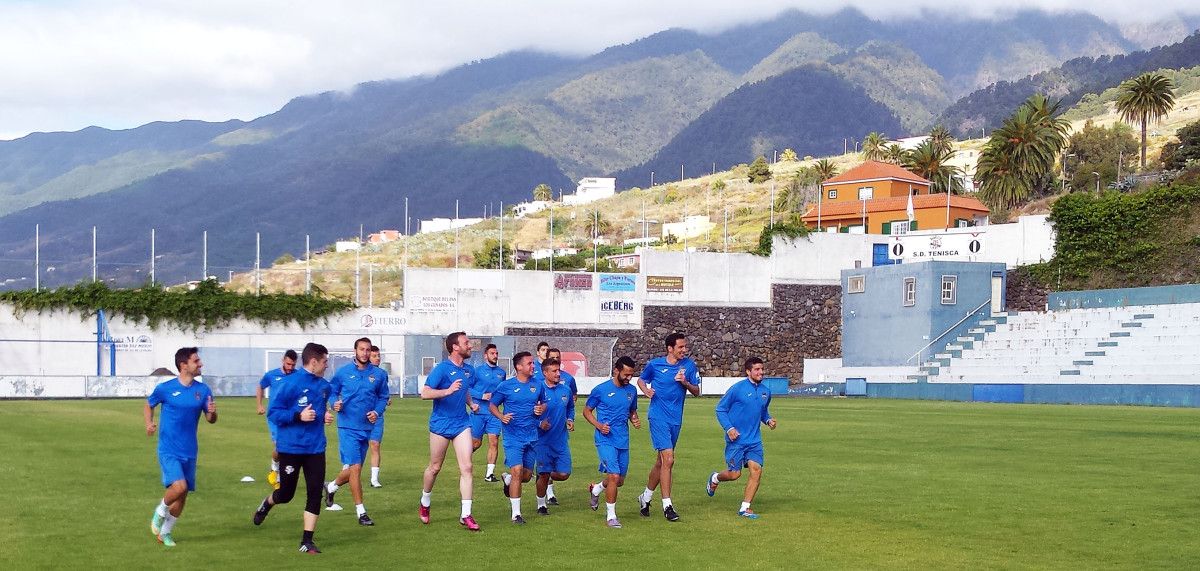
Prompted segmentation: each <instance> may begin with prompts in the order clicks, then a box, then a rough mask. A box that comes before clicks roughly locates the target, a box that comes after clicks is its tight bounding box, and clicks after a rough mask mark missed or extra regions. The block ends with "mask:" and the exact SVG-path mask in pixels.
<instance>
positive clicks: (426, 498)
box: [421, 490, 433, 507]
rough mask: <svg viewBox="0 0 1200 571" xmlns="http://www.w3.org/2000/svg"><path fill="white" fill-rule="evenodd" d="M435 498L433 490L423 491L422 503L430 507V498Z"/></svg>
mask: <svg viewBox="0 0 1200 571" xmlns="http://www.w3.org/2000/svg"><path fill="white" fill-rule="evenodd" d="M432 499H433V492H426V491H424V490H422V491H421V505H423V506H425V507H429V502H430V500H432Z"/></svg>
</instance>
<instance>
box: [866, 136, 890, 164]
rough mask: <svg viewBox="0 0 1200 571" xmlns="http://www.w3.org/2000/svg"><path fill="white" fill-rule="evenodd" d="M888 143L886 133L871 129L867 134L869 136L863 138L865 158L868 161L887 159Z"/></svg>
mask: <svg viewBox="0 0 1200 571" xmlns="http://www.w3.org/2000/svg"><path fill="white" fill-rule="evenodd" d="M887 144H888V140H887V136H886V135H884V134H883V133H878V132H875V131H871V132H870V133H868V134H867V138H865V139H863V144H862V153H863V158H865V159H867V160H868V161H882V160H885V159H887Z"/></svg>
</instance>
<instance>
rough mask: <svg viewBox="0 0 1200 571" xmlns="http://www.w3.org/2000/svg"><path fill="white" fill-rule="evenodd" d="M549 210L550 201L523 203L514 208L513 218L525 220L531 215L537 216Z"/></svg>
mask: <svg viewBox="0 0 1200 571" xmlns="http://www.w3.org/2000/svg"><path fill="white" fill-rule="evenodd" d="M547 208H550V201H549V200H533V201H530V202H522V203H520V204H518V205H516V206H514V207H513V217H514V218H524V217H526V216H529V215H530V214H536V213H538V212H541V211H543V210H545V209H547Z"/></svg>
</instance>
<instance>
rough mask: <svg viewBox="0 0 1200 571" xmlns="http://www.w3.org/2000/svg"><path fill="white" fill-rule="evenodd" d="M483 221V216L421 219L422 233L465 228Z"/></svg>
mask: <svg viewBox="0 0 1200 571" xmlns="http://www.w3.org/2000/svg"><path fill="white" fill-rule="evenodd" d="M480 222H483V219H482V218H457V219H456V218H431V219H429V220H422V221H421V230H420V233H421V234H427V233H429V232H443V231H446V230H453V229H455V228H465V227H467V226H470V225H472V224H478V223H480Z"/></svg>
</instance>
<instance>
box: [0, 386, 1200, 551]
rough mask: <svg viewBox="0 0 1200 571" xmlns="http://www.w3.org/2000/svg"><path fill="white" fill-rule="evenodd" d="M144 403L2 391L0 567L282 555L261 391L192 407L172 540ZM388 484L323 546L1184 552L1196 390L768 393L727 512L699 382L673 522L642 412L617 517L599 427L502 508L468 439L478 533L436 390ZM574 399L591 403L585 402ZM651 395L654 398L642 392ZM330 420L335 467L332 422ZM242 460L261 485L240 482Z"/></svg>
mask: <svg viewBox="0 0 1200 571" xmlns="http://www.w3.org/2000/svg"><path fill="white" fill-rule="evenodd" d="M142 402H143V401H141V400H110V401H7V402H0V450H2V451H3V459H2V460H0V482H4V483H6V484H7V486H6V489H7V492H8V493H7V497H6V500H5V502H4V508H3V512H4V515H3V516H0V545H2V546H3V547H4V548H3V549H2V550H0V567H3V568H6V569H23V568H33V567H56V568H59V567H83V566H91V567H98V568H114V567H126V568H143V567H145V568H149V567H160V568H161V567H162V566H164V565H171V566H187V567H205V568H260V569H265V568H282V567H285V566H286V567H291V566H294V565H297V564H299V562H300V561H301V560H306V559H309V558H310V557H309V556H307V555H304V554H301V553H298V552H297V551H296V547H297V544H298V542H299V538H300V512H301V509H302V506H303V489H301V490H300V491H299V493H298V494H297V497H296V499H295V500H293V502H292V503H291V504H288V505H284V506H279V507H277V508H276V509H275V510H273V511H272V513H271V515H270V517H269V518H268V519H267V521H266V522H265V523H264V524H263V525H262V527H255V526H254V525H252V524H251V521H250V517H251V513H252V512H253V510H254V508H255V507H256V506H257V504H258V502H259V501H260V500H261V499H262V498H263V497H264V496H265V495H266V493H267V491H268V488H267V485H266V482H265V476H266V470H267V464H268V460H269V457H268V453H269V447H270V445H269V440H268V437H267V430H266V427H265V425H264V421H263V418H262V417H260V416H257V415H256V414H254V402H253V399H249V398H223V399H219V400H218V408H219V413H220V420H219V422H218V423H217V424H216V425H211V426H210V425H208V424H207V423H203V422H202V423H201V426H200V458H199V468H198V475H197V480H198V482H197V491H196V492H195V493H193V494H192V495H190V496H189V498H188V502H187V508H186V510H185V512H184V515H183V517H182V518H180V520H179V524H178V525H177V527H176V529H175V534H174V535H175V539H176V540H177V541H178V542H179V545H178V546H177V547H175V548H173V549H167V548H165V547H163V546H161V545H159V544H158V543H157V542H156V541H155V539H154V537H153V536H152V535H150V532H149V530H148V521H149V519H150V513H151V510H152V509H153V507H154V506H155V505H156V504H157V502H158V500H159V498H160V497H161V493H162V488H161V486H160V484H159V470H158V464H157V461H156V459H155V452H154V450H155V441H154V439H152V438H148V437H147V436H146V434H145V431H144V429H143V425H142V416H141V407H142ZM393 402H394V405H393V407H392V408H391V409H390V410H389V412H388V423H387V432H386V435H385V438H384V442H383V472H382V476H381V479H382V480H383V483H384V485H385V487H384V488H382V489H372V488H370V487H369V486H368V487H367V488H366V490H365V503H366V506H367V508H368V511H369V513H370V515H371V516H372V517H373V518H374V519H375V521H376V526H375V527H373V528H362V527H360V526H358V525H357V523H356V520H355V517H354V510H353V509H351V504H352V502H351V500H350V492H349V489H348V488H346V487H344V488H343V489H342V490H340V491H339V492H338V498H337V500H338V503H340V504H342V505H343V506H345V507H346V508H347V510H346V511H341V512H325V511H323V512H322V514H321V519H320V523H319V525H318V528H317V534H316V543H317V545H319V546H320V547H321V549H322V550H323V551H324V553H322V554H321V555H320V556H318V557H317V558H315V559H314V560H313V561H312V562H308V561H305V563H306V564H316V563H318V562H319V564H320V565H322V566H326V565H329V564H332V565H340V566H347V567H349V566H365V567H384V568H386V567H400V568H477V567H478V568H482V567H484V566H486V567H488V568H498V567H501V566H504V567H508V566H516V565H519V566H524V567H529V566H532V567H551V566H553V567H567V568H584V567H588V568H597V567H599V568H611V567H613V566H616V565H622V566H627V565H635V566H637V568H655V567H658V566H665V567H690V568H704V569H707V568H716V567H724V568H737V567H752V568H817V569H831V568H834V569H836V568H851V569H862V568H898V569H930V568H933V569H940V568H972V569H975V568H1039V569H1056V568H1089V569H1091V568H1137V569H1148V568H1183V567H1191V566H1194V565H1195V562H1196V561H1197V560H1200V534H1197V533H1196V530H1195V528H1194V526H1195V525H1196V523H1195V522H1196V521H1197V520H1198V519H1200V499H1198V494H1197V490H1200V469H1198V466H1200V410H1195V409H1165V408H1138V407H1088V406H1026V405H987V404H971V403H947V402H925V401H890V400H846V399H831V400H815V399H776V400H775V401H774V402H773V403H772V413H773V414H774V416H775V417H776V418H777V419H778V420H779V428H778V430H775V431H769V430H765V429H764V442H765V448H766V467H765V471H764V476H763V483H762V488H761V489H760V491H759V494H758V497H757V498H756V499H755V502H754V509H755V510H756V511H758V512H759V513H760V514H761V516H762V517H761V519H759V520H757V521H749V520H743V519H740V518H738V517H736V515H735V511H736V510H737V507H738V504H739V502H740V500H741V494H742V491H743V489H744V481H745V478H746V476H745V475H743V480H742V481H739V482H733V483H723V484H722V485H721V487H720V488H719V489H718V490H717V495H716V497H714V498H709V497H708V496H707V495H706V494H705V493H704V490H703V486H704V481H705V478H706V477H707V476H708V474H709V473H710V472H712V471H713V470H717V469H720V468H721V467H722V466H723V461H722V450H723V442H722V439H721V429H720V427H719V426H718V425H717V423H716V420H715V418H714V415H713V407H714V406H715V405H716V400H715V399H689V400H688V404H687V408H686V417H685V420H684V425H683V433H682V436H681V438H680V444H679V448H678V451H677V460H676V465H675V482H676V484H675V492H674V493H673V496H674V498H673V499H674V503H675V505H676V508H677V509H678V510H679V513H680V515H681V516H682V520H681V521H679V522H677V523H669V522H667V521H666V520H665V519H663V517H662V512H661V508H660V502H659V495H658V494H657V493H656V494H655V498H654V506H653V509H652V515H651V517H650V518H648V519H646V518H641V517H639V516H638V514H637V507H638V506H637V501H636V498H635V495H636V494H637V493H638V492H640V491H641V489H642V487H643V486H644V485H645V478H646V473H647V471H648V470H649V468H650V466H651V465H652V463H653V453H652V451H651V450H650V447H649V435H648V434H647V431H646V430H645V429H644V428H643V430H641V431H637V430H634V431H632V437H633V448H632V450H631V456H630V457H631V462H630V472H629V477H628V481H627V482H626V485H625V487H624V488H622V489H621V494H620V497H619V499H618V503H617V511H618V515H619V516H620V518H621V521H622V523H624V525H625V527H624V529H617V530H613V529H608V528H606V527H605V526H604V517H603V516H604V513H603V506H601V507H602V509H601V511H599V512H593V511H591V510H590V509H588V507H587V498H586V495H585V494H586V492H585V490H584V486H585V484H587V483H588V482H589V481H593V480H595V479H596V466H597V460H596V454H595V449H594V447H593V446H592V430H591V427H590V426H588V425H587V424H586V423H584V422H583V420H582V415H580V423H579V426H578V427H577V429H576V431H575V433H574V434H573V435H572V444H571V446H572V453H573V456H574V468H575V471H574V475H573V476H572V478H571V479H570V480H568V481H566V482H563V483H559V484H558V485H557V486H556V488H557V493H558V497H559V499H560V500H561V502H562V505H560V506H558V507H557V509H555V508H554V507H553V506H552V507H551V512H552V513H551V515H550V516H549V517H539V516H538V515H537V514H536V505H535V501H534V494H533V489H532V486H527V487H526V488H525V491H524V503H523V505H522V508H523V513H524V515H525V517H526V519H527V520H528V521H529V523H528V524H527V525H525V526H519V527H518V526H514V525H512V524H510V523H509V521H508V520H509V505H508V501H507V500H506V499H505V498H504V497H503V496H502V495H501V491H500V488H499V484H490V483H485V482H483V481H482V476H483V473H484V464H485V461H484V458H483V452H484V451H483V450H481V451H480V452H479V453H477V454H476V457H475V482H476V483H475V490H476V499H475V509H474V515H475V517H476V519H477V520H478V521H479V523H480V525H481V526H482V527H483V531H482V532H481V533H477V534H473V533H469V532H467V531H465V530H463V529H461V528H460V527H459V525H458V523H457V516H458V508H459V506H458V493H457V479H458V477H457V467H456V466H455V464H454V461H453V458H452V456H451V457H448V458H447V463H446V466H445V468H443V471H442V473H441V475H440V477H439V479H438V484H437V487H436V488H435V489H434V494H433V522H432V523H431V524H430V525H421V523H420V522H419V521H418V519H417V500H418V499H419V486H420V478H421V472H422V470H423V469H424V467H425V464H426V462H427V460H428V436H427V435H428V433H427V431H426V421H427V419H428V413H429V404H428V403H427V402H422V401H419V400H417V399H404V400H395V401H393ZM582 404H583V401H582V399H581V400H580V401H579V405H580V406H582ZM640 408H641V409H642V411H643V416H644V414H645V412H644V411H645V406H644V401H643V403H642V406H640ZM334 432H335V431H334V429H333V428H332V427H330V428H329V430H328V433H329V435H330V437H331V438H330V449H329V453H328V454H327V457H328V461H329V470H330V473H332V471H333V470H334V469H336V468H339V467H340V466H339V465H338V464H336V462H337V454H336V438H335V437H334ZM246 475H250V476H253V477H254V478H255V480H256V482H254V483H240V482H239V480H240V479H241V478H242V476H246Z"/></svg>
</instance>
